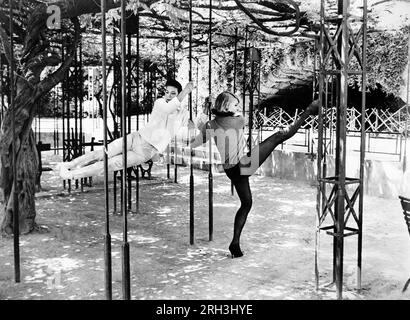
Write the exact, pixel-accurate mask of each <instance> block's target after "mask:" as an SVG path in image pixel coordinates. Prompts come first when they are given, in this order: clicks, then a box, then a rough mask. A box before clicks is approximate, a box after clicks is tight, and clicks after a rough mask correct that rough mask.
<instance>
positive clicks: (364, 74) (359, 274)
mask: <svg viewBox="0 0 410 320" xmlns="http://www.w3.org/2000/svg"><path fill="white" fill-rule="evenodd" d="M362 41H363V47H362V63H363V65H362V68H363V70H362V110H361V112H362V114H361V133H360V135H361V136H360V138H361V141H360V194H359V221H358V229H359V233H358V239H357V246H358V248H357V288H358V289H359V290H360V289H361V288H362V238H363V232H362V231H363V228H362V226H363V197H364V194H363V192H364V158H365V143H366V134H365V115H366V86H367V55H366V52H367V0H363V39H362Z"/></svg>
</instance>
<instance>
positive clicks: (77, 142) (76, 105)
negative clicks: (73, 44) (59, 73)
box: [39, 48, 79, 189]
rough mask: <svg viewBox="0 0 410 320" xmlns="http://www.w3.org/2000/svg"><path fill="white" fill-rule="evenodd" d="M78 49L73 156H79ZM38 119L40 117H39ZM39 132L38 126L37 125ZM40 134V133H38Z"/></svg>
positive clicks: (75, 59) (75, 68) (75, 75)
mask: <svg viewBox="0 0 410 320" xmlns="http://www.w3.org/2000/svg"><path fill="white" fill-rule="evenodd" d="M78 76H79V74H78V49H77V48H76V49H75V53H74V88H75V95H74V141H75V142H74V150H73V151H74V152H73V153H74V156H73V158H77V157H78V156H79V149H78V148H79V141H78V90H79V89H78V87H79V81H78ZM39 119H40V118H39ZM39 132H40V127H39ZM39 136H40V133H39ZM75 188H76V189H78V179H76V180H75Z"/></svg>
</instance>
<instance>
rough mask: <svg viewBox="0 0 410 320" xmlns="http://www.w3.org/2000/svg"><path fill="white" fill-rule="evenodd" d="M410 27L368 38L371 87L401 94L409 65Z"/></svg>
mask: <svg viewBox="0 0 410 320" xmlns="http://www.w3.org/2000/svg"><path fill="white" fill-rule="evenodd" d="M409 32H410V27H405V28H403V29H401V30H400V31H398V32H395V33H393V32H388V31H385V32H380V33H372V34H370V35H369V37H368V45H367V66H368V72H369V73H368V77H367V78H368V82H369V86H370V87H372V88H376V86H377V84H380V85H381V86H382V87H383V90H384V91H386V92H387V93H391V94H395V95H397V94H399V92H400V87H401V86H403V85H404V80H403V78H402V75H403V72H404V70H405V68H406V65H407V63H408V45H409V41H408V39H409Z"/></svg>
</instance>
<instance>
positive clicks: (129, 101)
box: [124, 33, 132, 210]
mask: <svg viewBox="0 0 410 320" xmlns="http://www.w3.org/2000/svg"><path fill="white" fill-rule="evenodd" d="M131 41H132V37H131V33H129V34H128V35H127V59H128V61H127V69H126V74H127V106H128V108H127V110H128V115H127V121H128V122H127V133H131V81H132V78H131V68H132V64H131V62H132V61H131ZM124 98H125V97H124ZM131 173H132V168H130V169H127V179H128V188H127V190H128V210H131V209H132V208H131V206H132V204H131V191H132V190H131V188H132V185H131V180H130V178H131Z"/></svg>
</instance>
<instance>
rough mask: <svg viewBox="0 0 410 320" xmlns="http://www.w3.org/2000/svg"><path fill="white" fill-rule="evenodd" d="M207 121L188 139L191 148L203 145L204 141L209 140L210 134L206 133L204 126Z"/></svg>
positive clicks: (206, 125)
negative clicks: (197, 132)
mask: <svg viewBox="0 0 410 320" xmlns="http://www.w3.org/2000/svg"><path fill="white" fill-rule="evenodd" d="M208 123H209V122H207V123H206V124H205V125H204V126H203V127H202V129H201V132H200V133H199V134H198V135H196V136H195V137H192V138H191V139H190V140H189V144H190V145H191V148H197V147H199V146H201V145H203V144H204V143H206V142H207V141H208V140H209V137H210V134H207V132H206V128H207V127H208Z"/></svg>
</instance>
